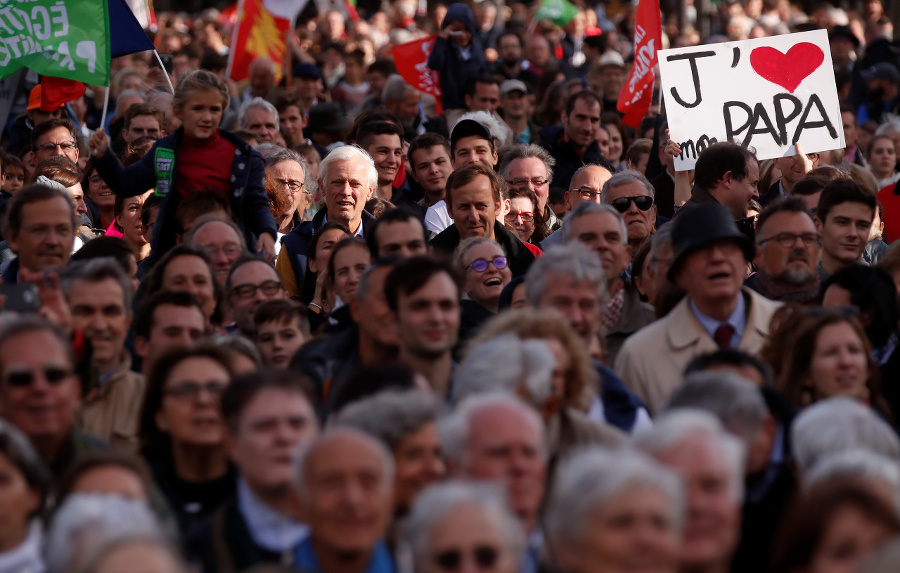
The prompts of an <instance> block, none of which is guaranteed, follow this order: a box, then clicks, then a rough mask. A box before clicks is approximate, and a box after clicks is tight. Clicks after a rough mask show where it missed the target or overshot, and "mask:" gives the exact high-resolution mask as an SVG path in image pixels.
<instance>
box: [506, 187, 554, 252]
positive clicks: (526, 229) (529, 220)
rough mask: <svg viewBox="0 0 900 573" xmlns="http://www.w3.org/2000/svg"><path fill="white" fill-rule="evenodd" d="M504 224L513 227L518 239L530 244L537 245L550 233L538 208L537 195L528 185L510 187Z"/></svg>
mask: <svg viewBox="0 0 900 573" xmlns="http://www.w3.org/2000/svg"><path fill="white" fill-rule="evenodd" d="M506 225H507V226H510V227H512V228H513V230H514V231H515V232H516V236H517V237H519V240H520V241H522V242H523V243H531V244H532V245H537V244H538V243H540V242H541V241H543V240H544V239H546V238H547V235H549V234H550V229H548V228H547V220H546V218H545V217H544V214H543V213H542V212H541V210H540V209H538V199H537V195H535V194H534V191H532V190H531V189H529V188H528V187H516V188H515V189H513V188H510V190H509V213H507V214H506Z"/></svg>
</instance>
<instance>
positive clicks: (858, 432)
mask: <svg viewBox="0 0 900 573" xmlns="http://www.w3.org/2000/svg"><path fill="white" fill-rule="evenodd" d="M791 441H792V443H793V448H794V460H795V461H796V464H797V469H798V470H800V472H801V473H806V472H808V471H810V470H811V469H812V468H813V467H815V465H816V464H817V463H818V462H819V461H821V460H822V459H824V458H826V457H827V456H830V455H834V454H836V453H839V452H843V451H847V450H867V451H870V452H873V453H876V454H880V455H883V456H886V457H888V458H891V459H893V460H895V461H896V460H900V439H898V438H897V434H896V433H895V432H894V430H893V429H892V428H891V426H890V425H889V424H888V423H887V422H885V421H884V420H882V419H881V418H879V417H878V414H876V413H875V411H874V410H872V409H871V408H869V407H867V406H865V405H863V404H860V403H859V402H857V401H856V400H853V399H851V398H845V397H835V398H828V399H827V400H821V401H819V402H816V403H815V404H813V405H812V406H810V407H808V408H806V409H805V410H803V411H802V412H801V413H800V414H799V415H798V416H797V418H795V419H794V424H793V426H792V427H791Z"/></svg>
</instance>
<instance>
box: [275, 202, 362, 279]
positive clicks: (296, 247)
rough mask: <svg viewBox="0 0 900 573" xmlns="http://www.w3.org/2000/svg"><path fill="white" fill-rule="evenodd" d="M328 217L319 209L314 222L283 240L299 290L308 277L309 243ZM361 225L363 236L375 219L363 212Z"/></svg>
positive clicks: (299, 227)
mask: <svg viewBox="0 0 900 573" xmlns="http://www.w3.org/2000/svg"><path fill="white" fill-rule="evenodd" d="M326 215H327V209H325V208H322V209H319V210H318V211H317V212H316V215H315V216H314V217H313V220H312V221H306V222H304V223H303V224H302V225H299V226H297V227H294V229H293V230H292V231H291V232H290V233H288V234H286V235H285V236H284V237H282V238H281V248H282V250H285V254H286V255H287V256H288V260H289V261H290V262H291V269H292V270H293V271H294V277H295V278H296V279H297V286H298V288H302V286H303V284H304V283H303V279H304V277H305V276H306V260H307V256H306V252H307V250H309V243H310V242H311V241H312V237H313V235H314V234H315V233H316V231H318V230H319V227H321V226H322V225H324V224H325V216H326ZM360 224H361V225H362V228H363V235H365V234H366V233H368V231H369V228H370V227H371V226H372V225H374V224H375V217H373V216H372V215H371V214H370V213H369V212H368V211H363V212H362V215H360ZM313 286H315V285H313Z"/></svg>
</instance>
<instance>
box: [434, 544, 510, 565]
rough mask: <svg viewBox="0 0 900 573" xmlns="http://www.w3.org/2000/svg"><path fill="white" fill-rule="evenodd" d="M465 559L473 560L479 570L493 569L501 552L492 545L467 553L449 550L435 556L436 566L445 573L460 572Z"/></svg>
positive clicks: (476, 548)
mask: <svg viewBox="0 0 900 573" xmlns="http://www.w3.org/2000/svg"><path fill="white" fill-rule="evenodd" d="M464 558H469V559H472V560H473V561H474V562H475V565H476V566H477V567H478V569H482V570H483V569H492V568H493V567H494V565H496V563H497V559H499V558H500V550H498V549H497V548H496V547H491V546H490V545H479V546H477V547H475V549H473V550H472V551H471V552H467V553H464V552H463V551H461V550H459V549H448V550H447V551H441V552H440V553H438V554H436V555H435V556H434V564H435V565H437V566H438V568H439V569H441V570H443V571H459V570H460V569H462V565H463V559H464Z"/></svg>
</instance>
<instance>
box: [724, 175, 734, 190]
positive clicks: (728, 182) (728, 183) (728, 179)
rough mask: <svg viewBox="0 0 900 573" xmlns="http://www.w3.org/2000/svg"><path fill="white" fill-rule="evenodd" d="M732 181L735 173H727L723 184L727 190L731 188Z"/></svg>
mask: <svg viewBox="0 0 900 573" xmlns="http://www.w3.org/2000/svg"><path fill="white" fill-rule="evenodd" d="M732 181H734V173H732V172H731V171H726V172H725V175H723V176H722V184H723V185H724V186H725V187H726V188H727V187H730V186H731V182H732Z"/></svg>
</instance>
